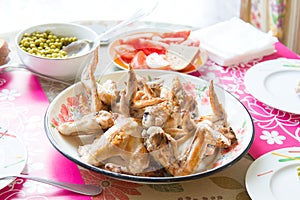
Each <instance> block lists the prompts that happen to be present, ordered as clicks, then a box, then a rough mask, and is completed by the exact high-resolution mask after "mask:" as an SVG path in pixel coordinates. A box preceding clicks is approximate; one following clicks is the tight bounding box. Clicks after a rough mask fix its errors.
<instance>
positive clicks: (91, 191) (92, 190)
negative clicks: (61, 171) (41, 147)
mask: <svg viewBox="0 0 300 200" xmlns="http://www.w3.org/2000/svg"><path fill="white" fill-rule="evenodd" d="M11 177H19V178H26V179H30V180H34V181H38V182H41V183H46V184H49V185H52V186H56V187H59V188H62V189H65V190H68V191H72V192H75V193H78V194H83V195H89V196H95V195H98V194H100V193H101V192H102V188H100V187H98V186H96V185H84V184H73V183H65V182H58V181H53V180H49V179H46V178H39V177H32V176H28V175H22V174H9V175H0V180H1V179H7V178H11Z"/></svg>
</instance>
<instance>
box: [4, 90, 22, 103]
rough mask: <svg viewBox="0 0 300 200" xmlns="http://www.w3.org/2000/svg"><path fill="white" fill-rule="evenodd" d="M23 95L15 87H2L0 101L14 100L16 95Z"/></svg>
mask: <svg viewBox="0 0 300 200" xmlns="http://www.w3.org/2000/svg"><path fill="white" fill-rule="evenodd" d="M19 96H21V94H20V93H19V92H18V91H17V90H15V89H11V90H9V89H2V90H1V92H0V101H4V100H8V101H14V100H15V99H16V97H19Z"/></svg>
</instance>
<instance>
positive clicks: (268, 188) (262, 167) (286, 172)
mask: <svg viewBox="0 0 300 200" xmlns="http://www.w3.org/2000/svg"><path fill="white" fill-rule="evenodd" d="M299 174H300V147H290V148H283V149H278V150H275V151H272V152H269V153H267V154H264V155H263V156H261V157H259V158H258V159H257V160H255V161H254V162H253V163H252V164H251V165H250V167H249V168H248V171H247V174H246V188H247V191H248V194H249V196H250V197H251V198H252V199H268V200H273V199H277V200H281V199H282V200H285V199H299V189H300V180H299Z"/></svg>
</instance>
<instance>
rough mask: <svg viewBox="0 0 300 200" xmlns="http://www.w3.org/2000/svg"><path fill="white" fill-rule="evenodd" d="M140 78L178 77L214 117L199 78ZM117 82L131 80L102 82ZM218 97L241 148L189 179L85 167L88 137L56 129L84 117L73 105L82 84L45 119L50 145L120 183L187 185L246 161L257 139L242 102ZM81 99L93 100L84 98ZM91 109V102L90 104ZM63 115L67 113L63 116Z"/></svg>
mask: <svg viewBox="0 0 300 200" xmlns="http://www.w3.org/2000/svg"><path fill="white" fill-rule="evenodd" d="M136 73H137V75H138V76H140V77H143V78H145V80H155V78H157V77H160V78H161V79H163V80H165V81H166V82H167V81H172V79H173V78H174V76H178V77H179V78H180V79H181V81H182V83H183V85H184V87H185V88H189V90H188V91H189V92H190V93H191V94H194V95H195V97H196V100H197V101H198V106H199V109H198V110H199V112H200V113H199V114H200V115H207V114H211V107H210V105H209V104H208V103H206V102H209V101H208V99H207V94H208V93H207V88H208V87H207V86H208V82H207V81H205V80H202V79H200V78H198V77H193V76H190V75H186V74H182V73H178V72H171V71H164V70H136ZM108 79H110V80H113V81H116V82H117V83H120V85H124V82H126V80H127V72H126V71H120V72H114V73H111V74H106V75H104V76H102V77H101V78H100V79H99V81H100V82H104V81H105V80H108ZM215 90H216V93H217V95H218V98H219V100H220V102H221V103H222V105H223V106H224V109H225V110H226V112H227V116H228V123H229V124H230V126H231V127H232V129H233V130H234V132H235V133H236V135H237V138H238V141H239V144H238V146H236V147H235V148H233V149H232V150H230V151H221V150H220V151H218V152H216V154H214V155H212V156H210V157H208V158H205V159H204V160H203V162H202V163H201V166H199V167H200V168H201V169H200V170H199V171H197V172H195V173H193V174H190V175H187V176H176V177H143V176H133V175H128V174H119V173H115V172H111V171H108V170H105V169H102V168H99V167H95V166H92V165H90V164H88V163H85V162H84V161H83V160H81V158H80V157H79V155H78V147H79V146H80V145H83V144H87V143H91V141H87V139H88V138H87V137H84V136H83V137H72V136H70V137H66V136H62V135H61V134H60V133H58V131H57V130H56V128H55V126H57V125H58V124H61V123H62V119H63V118H64V117H61V116H65V114H64V113H68V116H69V117H71V118H72V117H74V118H76V116H80V115H79V114H80V113H81V112H83V111H84V109H82V106H76V104H74V105H73V104H72V103H71V104H70V102H72V99H73V102H77V100H75V99H78V98H79V97H80V95H82V94H84V88H83V87H82V84H81V83H77V84H74V85H73V86H70V87H69V88H67V89H66V90H64V91H63V92H62V93H60V94H59V95H58V96H57V97H56V98H55V99H54V100H53V101H52V102H51V105H50V106H49V107H48V110H47V112H46V115H45V130H46V133H47V136H48V138H49V140H50V142H51V143H52V144H53V145H54V147H55V148H56V149H57V150H58V151H59V152H61V153H62V154H63V155H64V156H66V157H67V158H69V159H70V160H72V161H73V162H75V163H77V164H79V165H81V166H82V167H84V168H87V169H91V170H93V171H96V172H98V173H102V174H105V175H107V176H111V177H114V178H117V179H121V180H126V181H132V182H139V183H170V182H179V181H186V180H191V179H197V178H200V177H204V176H208V175H211V174H213V173H216V172H217V171H220V170H222V169H225V168H227V167H229V166H231V165H232V164H234V163H236V162H237V161H238V160H239V159H240V158H242V157H243V156H244V155H245V154H246V153H247V152H248V149H249V148H250V146H251V144H252V142H253V137H254V126H253V122H252V119H251V116H250V115H249V113H248V111H247V109H246V108H245V107H244V106H243V105H242V104H241V102H240V101H239V100H238V99H236V98H235V97H234V96H233V95H231V94H229V93H228V92H226V91H225V90H223V89H222V88H221V87H218V86H216V87H215ZM81 99H87V100H88V99H89V98H88V97H87V98H81ZM74 100H75V101H74ZM86 105H88V102H87V104H86ZM62 112H63V113H62Z"/></svg>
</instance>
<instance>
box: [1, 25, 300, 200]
mask: <svg viewBox="0 0 300 200" xmlns="http://www.w3.org/2000/svg"><path fill="white" fill-rule="evenodd" d="M74 23H79V24H81V25H85V26H88V27H90V28H92V29H94V30H95V31H96V32H97V33H101V32H103V31H105V30H107V29H108V28H109V27H111V26H113V25H115V24H116V23H118V21H115V20H114V21H109V20H107V21H106V20H105V21H102V20H94V21H93V20H86V21H75V22H74ZM149 27H150V28H160V29H161V28H166V29H170V30H177V29H182V28H192V27H190V26H184V25H177V24H170V23H159V22H149V21H139V22H135V23H133V24H130V25H129V26H127V27H125V28H124V29H122V32H126V31H130V30H134V29H137V28H149ZM17 32H18V31H17V30H16V31H12V32H9V33H2V34H0V38H3V39H5V40H6V41H7V42H8V44H9V48H10V54H9V61H8V64H7V65H15V64H19V63H21V61H20V59H19V57H18V55H17V52H16V47H15V44H14V38H15V36H16V34H17ZM278 58H288V59H300V57H299V55H297V54H296V53H294V52H293V51H291V50H290V49H288V48H287V47H286V46H285V45H283V44H282V43H281V42H276V43H275V51H274V53H273V54H271V55H267V56H263V57H260V58H256V59H254V60H251V61H249V62H247V63H241V64H236V65H232V66H220V65H218V64H217V63H215V62H214V61H212V60H210V59H209V58H208V60H207V61H206V63H205V64H204V65H203V66H201V67H200V68H199V69H198V70H197V71H195V72H192V73H190V74H189V75H191V76H196V77H199V78H200V79H204V80H214V83H216V84H217V85H219V86H221V87H222V88H224V89H225V90H226V91H228V92H229V93H231V94H232V95H234V96H235V97H236V98H237V99H238V100H239V101H240V102H241V103H242V104H243V105H244V106H245V108H247V110H248V112H249V114H250V115H251V118H252V120H253V124H254V130H255V131H254V133H253V134H254V135H253V141H252V144H251V146H250V148H249V150H248V151H247V153H246V154H245V155H244V156H243V157H242V158H240V159H239V160H238V161H237V162H235V163H233V164H232V165H230V166H228V167H227V168H225V169H223V170H221V171H218V172H217V173H214V174H212V175H209V176H205V177H201V178H199V179H196V180H190V181H183V182H175V183H161V184H144V183H136V182H129V181H123V180H118V179H114V178H112V177H108V176H105V175H103V174H101V173H96V172H94V171H91V170H88V169H85V168H83V167H81V166H79V165H77V164H76V163H74V162H72V161H71V160H69V159H68V158H66V157H65V156H63V155H62V154H61V153H60V152H59V151H57V150H56V149H55V148H54V147H53V146H52V145H51V143H50V141H49V139H48V138H47V136H46V133H45V129H44V115H45V112H46V110H47V108H48V106H49V104H50V103H51V102H52V101H53V99H55V97H56V96H57V95H58V94H60V93H61V92H62V91H63V90H64V89H66V88H67V87H69V86H68V85H65V84H63V83H58V82H55V81H52V80H47V79H43V78H40V77H37V76H36V75H34V74H32V73H30V72H28V71H26V70H13V71H10V72H6V73H3V74H0V140H1V137H4V136H7V135H10V136H17V137H18V138H20V139H21V140H22V141H23V142H24V144H25V146H26V149H27V156H28V157H27V160H25V161H23V162H26V167H25V169H26V170H24V172H23V173H27V174H29V175H32V176H38V177H45V178H49V179H54V180H58V181H63V182H69V183H78V184H94V185H98V186H100V187H101V188H102V190H103V191H102V193H101V194H99V195H97V196H92V197H91V196H85V195H80V194H75V193H73V192H70V191H66V190H63V189H60V188H56V187H53V186H50V185H46V184H44V183H39V182H35V181H32V180H27V179H24V178H16V179H14V180H13V181H12V182H11V183H10V184H8V185H7V186H5V187H4V188H2V189H0V199H3V200H8V199H72V200H74V199H94V200H97V199H99V200H100V199H112V200H113V199H121V200H126V199H132V200H138V199H143V200H148V199H149V200H150V199H151V200H152V199H176V200H232V199H236V200H248V199H251V198H250V195H249V194H248V192H247V188H246V183H245V176H246V173H247V170H248V168H249V166H251V164H252V163H253V162H254V161H255V160H256V159H258V158H259V157H261V156H262V155H263V154H265V153H267V152H270V151H272V150H276V149H280V148H284V147H293V146H299V144H300V134H299V133H300V131H299V129H300V115H299V114H293V113H290V112H286V111H282V110H279V109H276V108H273V107H271V106H269V105H267V104H265V103H263V102H261V101H259V100H258V99H256V98H255V97H254V96H252V95H251V94H250V93H249V91H247V89H246V87H245V83H244V76H245V74H246V72H247V71H248V70H249V69H250V68H251V67H253V66H254V65H256V64H258V63H261V62H263V61H268V60H274V59H278ZM118 70H122V69H120V68H118V67H117V66H115V65H114V63H113V62H112V60H111V59H110V57H109V55H108V46H105V45H103V46H101V47H100V48H99V64H98V66H97V71H96V73H98V74H99V75H101V74H106V73H110V72H113V71H118ZM299 80H300V78H299ZM75 81H78V80H75ZM75 81H74V82H75ZM268 137H269V138H268ZM276 137H277V138H276ZM271 140H272V141H271ZM16 148H17V147H16ZM0 155H1V154H0ZM0 162H1V159H0Z"/></svg>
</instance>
